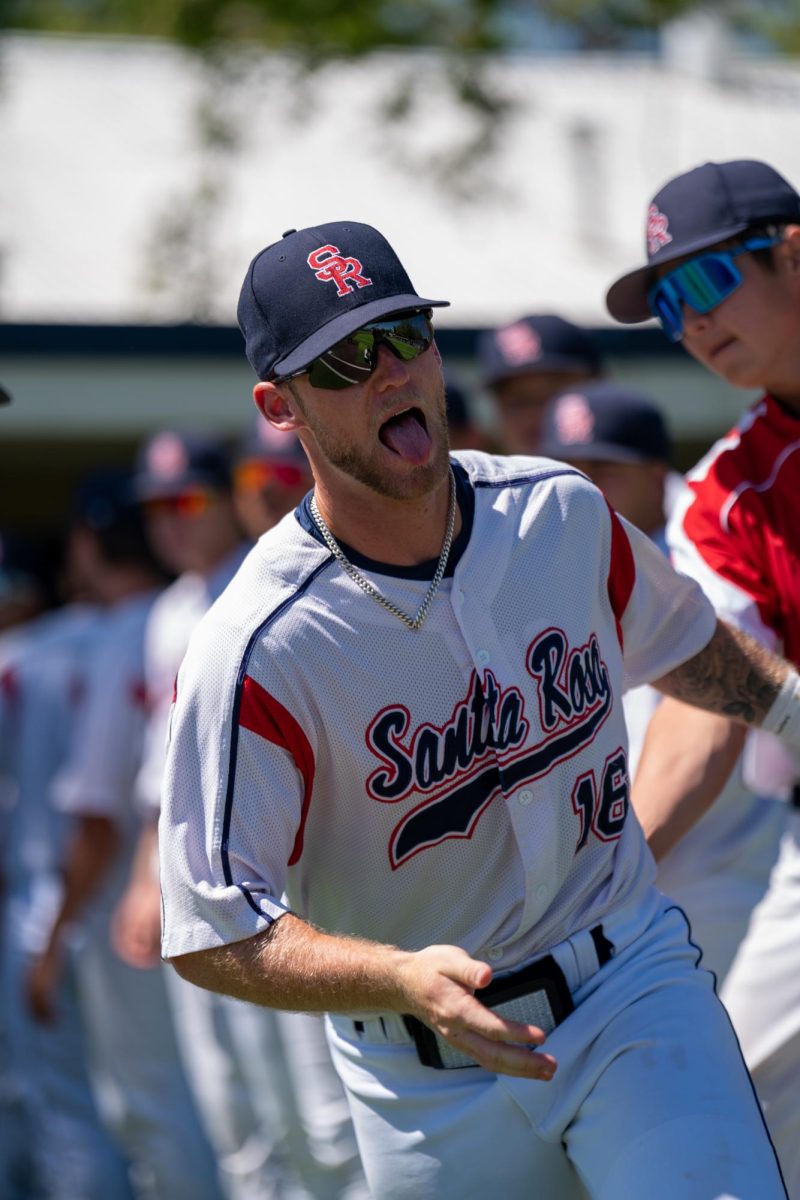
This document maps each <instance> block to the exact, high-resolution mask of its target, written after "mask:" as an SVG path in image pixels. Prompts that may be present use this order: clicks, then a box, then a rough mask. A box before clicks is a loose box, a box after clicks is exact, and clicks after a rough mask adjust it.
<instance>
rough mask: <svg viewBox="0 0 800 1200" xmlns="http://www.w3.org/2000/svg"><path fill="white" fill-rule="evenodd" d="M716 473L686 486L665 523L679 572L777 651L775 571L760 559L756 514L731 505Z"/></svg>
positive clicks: (718, 607) (726, 616)
mask: <svg viewBox="0 0 800 1200" xmlns="http://www.w3.org/2000/svg"><path fill="white" fill-rule="evenodd" d="M732 498H733V497H732V495H731V493H730V491H729V489H725V488H723V487H722V486H721V485H720V484H719V482H718V481H717V480H716V478H715V477H714V475H713V474H709V475H706V476H703V477H701V478H699V479H698V480H696V481H691V482H690V483H688V484H687V485H686V487H685V489H684V490H683V492H682V493H681V495H680V498H679V500H678V502H677V503H676V505H675V508H674V510H673V513H672V516H671V518H670V520H669V523H668V525H667V542H668V545H669V550H670V556H671V559H672V562H673V564H674V566H675V568H676V570H678V571H680V572H681V573H682V574H683V575H688V576H690V577H691V578H692V579H695V580H696V581H697V582H698V583H699V584H700V586H701V587H702V589H703V591H704V592H705V594H706V595H707V596H708V598H709V600H710V601H711V603H712V604H713V606H714V609H715V610H716V612H717V615H718V616H719V617H721V618H722V619H723V620H725V621H728V622H729V623H730V624H732V625H735V626H736V627H737V628H738V629H741V630H742V631H743V632H744V633H749V634H751V636H753V637H755V638H757V639H758V641H759V642H761V644H762V645H764V646H766V647H767V648H768V649H770V650H776V649H777V648H778V645H779V642H780V638H779V636H778V634H777V633H776V631H775V630H776V625H777V623H778V607H777V605H776V598H775V595H774V592H773V589H772V585H771V572H770V571H768V570H765V569H764V564H763V562H762V561H761V556H760V547H761V546H762V531H761V530H760V529H758V528H757V527H756V523H755V517H754V514H753V513H752V512H750V511H748V509H747V508H746V507H745V506H744V505H742V504H731V502H730V501H731V499H732Z"/></svg>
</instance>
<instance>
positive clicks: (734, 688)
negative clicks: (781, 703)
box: [632, 622, 791, 859]
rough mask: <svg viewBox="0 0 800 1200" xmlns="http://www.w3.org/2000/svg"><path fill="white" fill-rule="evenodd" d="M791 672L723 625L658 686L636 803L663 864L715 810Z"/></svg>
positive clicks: (634, 796)
mask: <svg viewBox="0 0 800 1200" xmlns="http://www.w3.org/2000/svg"><path fill="white" fill-rule="evenodd" d="M790 670H791V668H790V667H789V666H788V664H787V663H785V662H784V661H783V660H782V659H780V658H776V657H775V656H774V655H772V654H770V653H769V651H768V650H765V649H764V647H763V646H761V645H760V644H759V643H758V642H757V641H755V640H754V639H753V638H750V637H748V636H747V635H746V634H744V633H741V632H740V631H739V630H737V629H734V628H732V627H731V626H730V625H726V624H724V623H723V622H718V623H717V629H716V632H715V633H714V636H713V637H712V639H711V641H710V642H709V643H708V645H707V646H706V647H705V649H703V650H701V651H700V653H699V654H696V655H695V657H694V658H691V659H689V661H688V662H685V663H682V664H681V666H679V667H676V668H675V670H674V671H670V673H669V674H668V675H665V676H664V677H663V678H662V679H659V680H657V681H656V683H655V685H654V686H655V687H657V688H658V689H659V690H660V691H662V692H663V693H664V694H665V699H664V700H663V701H662V702H661V704H660V705H659V707H658V708H657V709H656V712H655V714H654V716H653V719H652V720H651V722H650V725H649V728H648V731H647V736H646V738H645V741H644V748H643V751H642V756H641V759H640V762H639V767H638V770H637V772H636V778H635V780H634V781H633V793H632V802H633V806H634V808H635V810H636V813H637V816H638V817H639V820H640V822H641V824H642V827H643V829H644V832H645V835H646V837H647V840H648V842H649V843H650V848H651V850H652V851H653V854H654V855H655V857H656V858H657V859H658V858H662V857H663V856H664V855H665V854H666V853H667V851H668V850H671V849H672V847H673V846H674V845H675V843H676V842H677V841H679V840H680V838H681V837H683V835H684V834H685V833H687V832H688V830H689V829H690V828H691V827H692V825H694V824H695V822H697V821H698V820H699V819H700V817H701V816H702V815H703V813H704V812H706V811H707V809H709V808H710V807H711V805H712V804H713V803H714V801H715V800H716V798H717V796H718V795H719V793H720V792H721V791H722V789H723V787H724V786H725V784H726V782H727V780H728V777H729V775H730V773H731V771H732V770H733V768H734V766H735V764H736V761H737V759H738V757H739V755H740V753H741V750H742V746H743V744H744V738H745V733H746V731H747V728H746V727H747V726H748V725H760V724H761V723H762V722H763V720H764V717H765V716H766V715H767V713H768V712H769V711H770V709H771V708H772V705H773V704H774V702H775V700H776V698H777V696H778V693H779V691H780V689H781V685H782V684H783V683H784V681H785V679H786V678H787V675H788V674H789V672H790Z"/></svg>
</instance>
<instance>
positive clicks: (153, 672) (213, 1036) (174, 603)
mask: <svg viewBox="0 0 800 1200" xmlns="http://www.w3.org/2000/svg"><path fill="white" fill-rule="evenodd" d="M277 438H278V440H279V441H280V439H281V438H282V439H283V442H284V443H285V444H284V445H283V446H282V447H279V449H278V451H277V453H278V455H279V456H282V457H285V461H286V463H287V464H288V465H290V466H292V467H293V468H294V469H299V470H300V474H301V478H300V479H296V478H293V479H292V483H293V485H294V487H295V488H298V486H299V485H300V484H301V482H302V480H303V479H305V477H306V471H307V465H306V460H305V456H304V455H302V457H300V455H299V454H298V448H297V447H292V446H291V441H292V439H291V438H289V437H288V435H281V434H278V435H277ZM286 443H288V444H286ZM252 453H253V452H252V447H251V448H250V450H249V451H248V455H249V465H250V470H251V473H252V472H253V467H254V464H253V461H252ZM275 454H276V452H275V450H274V449H273V452H272V454H271V455H270V456H269V459H270V460H271V462H272V465H273V466H276V465H277V464H276V463H275ZM300 454H302V452H300ZM249 482H252V480H250V481H249ZM243 486H244V481H243V480H241V479H240V480H239V487H240V488H242V487H243ZM137 490H138V493H139V494H140V495H141V496H142V498H143V499H144V500H145V506H146V509H147V511H148V513H149V524H150V529H151V532H152V535H153V539H154V543H155V545H156V546H157V547H160V550H161V554H162V556H163V557H164V559H165V561H167V562H168V563H169V564H170V566H172V567H173V569H174V570H175V571H176V572H178V578H177V579H176V581H175V582H174V583H173V584H171V585H170V587H169V588H167V589H166V590H165V591H164V592H163V593H162V595H161V596H160V597H159V598H158V600H157V601H156V603H155V605H154V607H153V610H152V613H151V616H150V619H149V621H148V625H147V630H146V654H145V674H146V690H147V695H148V701H149V708H150V715H149V720H148V728H147V731H146V739H145V748H144V754H143V760H142V763H141V765H140V769H139V773H138V779H137V785H136V786H137V792H138V796H139V800H140V803H141V805H142V807H143V809H144V811H145V813H146V820H147V827H146V830H145V832H144V835H143V837H142V839H141V842H140V847H139V852H138V864H137V869H136V870H135V872H134V877H133V880H132V883H131V885H130V887H129V890H128V893H127V895H126V897H125V898H124V899H123V902H122V904H121V906H120V910H119V913H118V926H117V942H118V945H119V946H120V948H121V949H122V951H123V953H124V954H126V956H127V957H128V960H129V961H130V962H132V963H133V964H134V965H137V964H138V965H140V966H146V965H147V964H148V963H149V964H152V963H153V962H154V961H158V942H159V935H160V913H161V901H160V893H159V887H158V875H157V865H156V861H155V823H156V820H157V817H158V811H159V804H160V791H161V779H162V774H163V767H164V755H165V743H166V736H167V728H168V724H169V714H170V707H171V701H172V697H173V691H174V686H175V676H176V674H177V671H178V667H179V666H180V663H181V660H182V658H183V655H184V651H185V649H186V645H187V643H188V640H189V635H190V634H191V631H192V629H193V628H194V627H195V625H196V624H197V622H198V621H199V620H200V618H201V617H202V616H203V614H204V613H205V612H206V611H207V609H208V608H209V607H210V606H211V604H212V603H213V602H214V601H215V600H216V599H217V597H218V596H219V594H220V593H221V592H222V590H223V588H224V587H225V586H226V584H227V583H228V581H229V580H230V578H231V576H232V575H233V573H234V571H235V570H236V568H237V567H238V566H239V565H240V563H241V561H242V559H243V557H244V555H245V553H246V551H247V549H248V546H247V545H245V544H244V543H243V542H242V539H241V530H240V526H239V524H238V521H237V519H236V512H235V508H234V497H233V494H232V491H231V478H230V472H229V463H228V454H227V451H226V449H225V447H224V446H223V445H222V444H221V443H219V442H217V441H214V440H211V439H209V438H207V437H202V436H200V435H194V434H178V433H175V432H165V433H161V434H157V435H156V436H155V437H154V438H152V439H151V440H150V441H149V442H148V444H147V445H146V446H145V447H144V449H143V452H142V455H141V459H140V464H139V471H138V476H137ZM269 499H270V505H271V506H272V507H274V505H275V503H276V494H275V488H274V487H273V489H272V493H271V495H270V497H269ZM260 507H262V508H263V502H262V504H261V505H260ZM248 511H249V513H250V516H251V519H253V516H254V512H257V511H258V507H255V509H254V506H252V505H251V506H250V507H249V509H248ZM255 531H256V530H255V522H254V525H253V528H252V532H255ZM168 984H169V988H170V992H171V995H172V1003H173V1008H174V1011H175V1014H176V1020H177V1023H178V1033H179V1036H180V1037H181V1041H182V1045H183V1052H184V1057H185V1061H186V1064H187V1069H188V1071H189V1073H190V1076H191V1080H192V1085H193V1088H194V1091H195V1094H196V1096H197V1098H198V1102H199V1104H200V1106H201V1108H202V1111H203V1113H204V1116H205V1120H206V1124H207V1128H208V1130H209V1134H210V1136H211V1138H212V1139H213V1141H214V1144H215V1148H216V1150H217V1154H218V1157H219V1161H220V1167H221V1170H222V1177H223V1182H224V1184H225V1187H226V1189H227V1191H228V1193H229V1195H230V1196H232V1197H233V1198H234V1200H248V1198H249V1197H253V1198H254V1200H255V1198H257V1200H264V1197H270V1196H273V1195H275V1196H278V1195H283V1194H287V1195H293V1196H296V1197H298V1198H299V1197H302V1196H305V1195H307V1194H308V1192H309V1191H310V1192H311V1193H312V1194H313V1195H314V1196H315V1197H319V1200H334V1198H336V1200H338V1198H339V1197H340V1196H345V1195H346V1194H348V1189H351V1191H350V1192H349V1194H350V1195H352V1196H353V1197H354V1198H355V1197H357V1196H358V1195H359V1194H360V1190H361V1171H360V1166H359V1163H358V1157H357V1151H356V1146H355V1139H354V1136H353V1132H352V1125H351V1121H350V1115H349V1112H348V1109H347V1103H346V1099H345V1096H344V1093H343V1091H342V1088H341V1085H340V1083H339V1081H338V1079H337V1077H336V1075H335V1072H334V1070H333V1067H332V1064H331V1062H330V1054H329V1052H328V1049H327V1046H326V1044H325V1040H324V1034H323V1030H322V1027H321V1024H320V1022H319V1021H318V1020H316V1019H314V1018H312V1017H303V1016H300V1015H299V1014H292V1015H291V1017H288V1016H285V1015H284V1014H281V1015H280V1016H279V1017H278V1016H276V1014H274V1013H270V1012H266V1011H264V1010H263V1009H259V1008H255V1007H253V1006H251V1005H245V1004H241V1003H239V1002H238V1001H236V1000H232V999H230V998H229V997H225V996H213V995H211V994H210V993H208V992H203V991H201V990H199V989H197V988H195V987H192V986H189V985H187V984H185V983H184V982H183V981H182V980H180V979H179V978H177V977H176V976H175V975H174V974H173V973H172V972H170V975H169V978H168ZM300 1177H302V1178H300Z"/></svg>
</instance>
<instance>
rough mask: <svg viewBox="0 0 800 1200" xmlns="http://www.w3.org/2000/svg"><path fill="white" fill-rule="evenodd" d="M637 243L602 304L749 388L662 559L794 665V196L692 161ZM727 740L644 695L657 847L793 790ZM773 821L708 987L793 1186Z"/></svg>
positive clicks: (786, 880) (645, 776)
mask: <svg viewBox="0 0 800 1200" xmlns="http://www.w3.org/2000/svg"><path fill="white" fill-rule="evenodd" d="M647 237H648V265H647V266H645V267H642V268H640V269H639V270H637V271H633V272H631V273H629V274H628V275H626V276H623V277H622V278H621V279H620V280H618V281H617V282H616V283H615V284H614V285H613V286H612V288H611V289H610V290H609V293H608V297H607V300H608V306H609V310H610V311H611V313H612V315H614V316H615V317H617V318H618V319H619V320H623V321H637V320H644V319H645V318H646V317H648V316H650V315H651V312H652V313H653V314H654V315H656V316H659V318H660V319H661V322H662V324H663V326H664V328H665V330H666V332H667V333H668V335H669V336H670V337H671V338H673V340H682V342H683V345H684V346H685V348H686V349H687V350H688V351H689V353H690V354H691V355H692V356H693V357H694V358H696V359H697V360H698V362H700V363H702V364H703V365H704V366H706V367H708V368H709V369H710V370H712V371H714V372H715V373H716V374H718V375H721V376H722V378H723V379H726V380H727V381H728V382H729V383H732V384H734V385H735V386H738V387H747V388H756V387H760V388H763V389H764V390H765V395H764V396H763V397H762V398H761V399H760V400H759V401H758V402H757V403H756V404H755V405H754V406H753V407H751V408H750V409H749V410H748V411H747V412H746V413H745V415H744V416H743V417H742V419H741V420H740V421H739V423H738V424H737V426H736V427H735V428H734V429H732V430H731V431H730V432H729V433H728V434H727V435H726V436H725V437H724V438H722V439H721V440H720V441H719V442H717V444H716V445H715V446H714V447H712V449H711V450H710V451H709V453H708V454H707V455H706V456H705V457H704V459H703V460H702V461H701V462H700V463H699V464H698V465H697V467H696V468H695V469H694V471H692V472H691V473H690V474H689V476H688V491H687V495H686V497H685V499H684V501H683V502H682V503H681V504H680V505H679V507H678V508H677V509H676V511H675V514H674V517H673V520H672V522H671V523H670V526H669V530H668V536H669V540H670V543H671V546H672V550H673V555H674V557H675V561H676V564H677V565H678V567H679V568H680V570H681V571H683V572H685V573H687V574H689V575H692V576H693V577H694V578H696V579H697V580H699V582H700V583H701V584H702V586H703V588H704V590H705V591H706V592H707V594H708V595H709V597H710V598H711V599H712V601H713V603H714V605H715V607H716V609H717V611H718V612H719V613H720V614H722V615H723V616H724V617H725V619H726V620H728V621H730V622H732V623H734V624H736V625H738V626H739V627H740V628H742V629H745V630H747V631H748V632H750V633H751V634H753V635H755V636H756V637H757V638H758V639H759V640H760V641H762V642H763V643H764V644H765V645H767V646H770V647H780V648H781V649H782V650H783V652H784V653H785V654H786V655H787V657H788V658H790V659H791V660H792V661H793V662H795V663H798V662H800V624H799V623H798V607H799V606H800V574H799V573H798V567H797V563H798V555H800V542H799V541H798V538H799V537H800V525H798V521H797V494H798V486H800V455H798V453H797V451H798V446H800V441H799V440H798V433H799V432H800V421H799V420H798V419H799V418H800V356H799V354H798V346H800V195H798V193H797V191H796V189H795V188H794V187H792V186H791V184H789V183H788V182H787V181H786V180H785V179H784V178H783V177H782V176H781V175H780V174H779V173H778V172H777V171H775V170H774V169H773V168H772V167H770V166H768V165H767V164H766V163H761V162H755V161H750V160H739V161H733V162H726V163H705V164H704V165H703V166H701V167H697V168H696V169H695V170H693V171H689V172H686V173H685V174H683V175H679V176H676V177H675V178H674V179H672V180H670V181H669V182H668V183H667V184H665V186H664V187H663V188H662V189H661V190H660V191H659V192H658V193H657V194H656V196H655V197H654V198H653V201H652V204H651V205H650V209H649V214H648V223H647ZM741 747H742V737H741V731H740V730H739V729H737V727H736V726H732V725H731V724H730V722H727V721H725V720H720V719H718V718H714V717H711V716H709V715H703V716H700V715H699V714H697V713H694V712H688V711H687V710H685V709H683V708H682V707H681V706H680V705H678V704H677V703H675V702H674V701H669V702H665V703H664V704H663V705H662V706H661V708H660V709H659V712H658V713H657V714H656V717H655V718H654V720H653V724H652V726H651V729H650V732H649V735H648V740H647V743H646V750H645V756H644V758H643V760H642V764H641V771H640V778H639V779H638V780H637V793H638V791H639V785H640V783H641V800H639V799H638V798H637V807H638V809H639V811H640V814H641V816H642V819H643V821H644V824H645V829H646V830H647V831H648V832H649V834H650V840H651V843H652V845H653V846H654V847H655V848H656V850H657V851H658V852H663V851H664V850H666V849H668V848H669V847H670V846H671V845H672V844H673V843H674V842H675V840H676V839H677V838H678V837H679V836H680V834H681V832H682V831H683V830H685V829H686V828H687V827H688V826H689V825H691V823H692V821H693V820H696V819H697V817H698V816H699V815H700V814H701V813H702V812H703V811H704V810H706V809H709V808H710V810H709V811H708V813H707V815H706V817H704V818H703V824H705V826H706V833H705V837H706V839H707V844H708V845H709V846H713V843H714V839H716V842H717V847H716V848H717V854H718V856H719V857H720V858H722V857H723V856H725V855H726V854H728V855H731V856H732V855H735V854H736V853H738V852H739V850H738V843H737V840H736V822H737V821H738V824H739V826H740V827H742V828H744V829H745V830H746V828H747V824H746V823H747V821H748V818H749V820H750V821H751V823H753V824H754V825H755V824H756V822H757V821H758V819H759V806H758V801H757V800H756V799H755V797H754V796H753V795H751V794H750V793H749V792H748V790H747V789H748V786H749V788H751V789H753V788H754V789H755V791H756V792H761V791H773V790H775V789H776V788H778V787H782V788H783V789H784V792H786V791H790V790H791V788H792V786H793V785H794V788H795V790H794V792H793V795H794V796H797V790H796V781H797V778H798V774H799V772H798V763H797V760H796V758H794V759H793V758H790V757H787V756H786V755H785V754H783V753H782V752H780V747H775V746H774V745H772V746H765V745H764V742H763V739H762V740H761V742H760V743H757V748H756V751H755V752H754V751H753V748H752V747H751V746H748V747H747V750H746V752H745V758H744V761H740V760H739V754H740V751H741ZM676 751H678V753H676ZM731 772H732V774H731ZM729 775H731V781H730V782H729V783H728V785H727V787H725V790H724V791H722V790H721V789H722V788H723V785H724V784H725V781H726V779H728V777H729ZM717 796H719V799H716V797H717ZM712 804H713V807H710V806H711V805H712ZM787 815H788V821H789V824H788V828H787V831H786V834H785V837H784V839H783V844H782V849H781V856H780V860H779V862H778V864H777V867H776V870H775V872H774V873H773V876H772V879H771V882H770V888H769V892H768V894H767V896H766V897H765V899H764V901H763V902H762V904H761V905H760V906H759V908H758V909H757V910H756V912H755V915H754V919H753V921H752V923H751V927H750V930H749V932H748V935H747V938H746V940H745V942H744V944H743V946H742V948H741V949H740V951H739V955H738V956H737V959H736V961H735V962H734V964H733V966H732V968H731V971H730V974H729V976H728V979H727V980H726V983H725V987H724V989H723V991H722V997H723V999H724V1001H725V1003H726V1005H727V1007H728V1009H729V1011H730V1013H731V1016H732V1018H733V1021H734V1024H735V1026H736V1029H737V1032H738V1034H739V1038H740V1040H741V1043H742V1049H743V1051H744V1054H745V1057H746V1059H747V1061H748V1064H749V1066H750V1068H751V1071H752V1073H753V1079H754V1082H755V1084H756V1087H757V1089H758V1092H759V1095H760V1097H761V1100H762V1102H763V1104H764V1108H765V1112H766V1115H767V1121H768V1124H769V1126H770V1129H771V1131H772V1135H773V1138H774V1139H775V1142H776V1145H777V1147H778V1150H779V1154H780V1157H781V1161H782V1163H783V1165H784V1173H785V1175H786V1178H787V1182H788V1185H789V1191H790V1193H791V1195H792V1196H793V1197H797V1196H800V1092H798V1088H797V1079H798V1075H800V970H798V965H799V963H800V956H799V954H798V938H797V935H798V930H799V929H800V923H799V922H800V853H799V852H798V844H799V843H800V811H798V809H797V807H795V806H793V807H792V808H791V809H790V810H789V811H788V814H787ZM756 829H757V825H756ZM698 831H699V827H698ZM693 832H694V831H693ZM756 844H757V843H756Z"/></svg>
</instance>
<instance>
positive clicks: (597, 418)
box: [539, 380, 672, 463]
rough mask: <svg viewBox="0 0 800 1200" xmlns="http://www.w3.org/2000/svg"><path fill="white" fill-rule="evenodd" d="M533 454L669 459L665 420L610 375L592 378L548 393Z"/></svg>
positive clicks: (618, 459)
mask: <svg viewBox="0 0 800 1200" xmlns="http://www.w3.org/2000/svg"><path fill="white" fill-rule="evenodd" d="M539 453H540V454H543V455H544V456H545V457H546V458H560V459H563V458H566V459H589V460H592V461H594V462H618V463H642V462H652V461H658V462H665V463H666V462H669V461H670V458H671V455H672V444H671V439H670V435H669V430H668V429H667V424H666V421H665V420H664V417H663V416H662V414H661V412H660V410H659V409H658V408H657V406H656V405H655V404H654V403H653V401H652V400H650V399H649V398H648V397H647V396H645V395H643V394H642V393H641V392H638V391H635V390H634V389H633V388H628V387H623V386H622V385H620V384H619V383H616V382H615V381H613V380H598V381H597V382H596V383H595V382H593V383H588V384H586V385H584V386H583V387H581V388H571V389H570V390H569V391H564V392H562V393H561V394H560V395H558V396H556V397H554V399H553V400H552V401H551V402H550V404H549V405H548V408H547V412H546V415H545V421H544V427H543V430H542V442H541V445H540V448H539Z"/></svg>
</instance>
